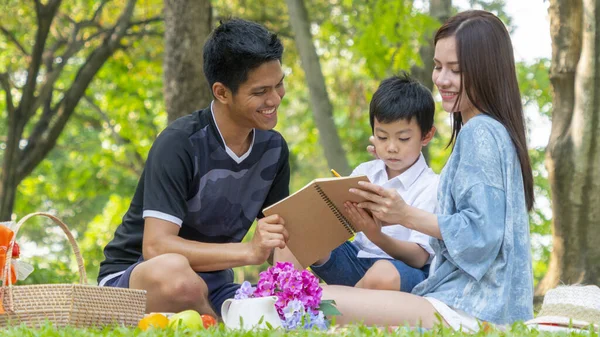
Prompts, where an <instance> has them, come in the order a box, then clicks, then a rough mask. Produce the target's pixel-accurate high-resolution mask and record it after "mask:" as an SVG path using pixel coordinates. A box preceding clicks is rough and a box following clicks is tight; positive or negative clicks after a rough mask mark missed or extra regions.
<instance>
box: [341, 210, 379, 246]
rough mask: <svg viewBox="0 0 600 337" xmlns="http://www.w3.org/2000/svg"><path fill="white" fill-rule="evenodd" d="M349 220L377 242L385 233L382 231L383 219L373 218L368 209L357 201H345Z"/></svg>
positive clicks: (358, 229) (356, 228) (358, 230)
mask: <svg viewBox="0 0 600 337" xmlns="http://www.w3.org/2000/svg"><path fill="white" fill-rule="evenodd" d="M344 208H345V209H346V215H347V216H348V220H350V222H351V223H352V224H354V227H355V228H354V229H355V230H356V231H357V232H363V233H364V234H365V235H366V236H367V238H369V240H371V241H373V242H375V241H377V239H379V238H380V237H381V235H382V234H383V233H382V232H381V225H382V223H381V221H379V220H377V219H373V217H372V216H371V215H369V213H367V211H365V210H364V209H362V208H359V207H357V206H356V203H351V202H349V201H346V202H345V203H344Z"/></svg>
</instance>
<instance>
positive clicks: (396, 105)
mask: <svg viewBox="0 0 600 337" xmlns="http://www.w3.org/2000/svg"><path fill="white" fill-rule="evenodd" d="M434 113H435V103H434V102H433V96H432V95H431V91H429V89H427V88H426V87H425V86H424V85H422V84H421V83H419V82H417V81H416V80H414V79H413V78H411V77H410V76H409V75H408V74H407V73H406V72H402V73H400V74H399V75H397V76H392V77H389V78H386V79H385V80H383V81H382V82H381V84H380V85H379V88H377V91H375V94H373V98H372V99H371V104H370V106H369V119H370V122H371V131H373V132H374V131H375V130H374V129H375V119H377V121H378V122H379V123H384V124H385V123H392V122H395V121H397V120H406V121H410V120H411V119H412V118H413V117H414V118H416V119H417V124H419V128H420V129H421V137H425V134H426V133H427V132H429V131H430V130H431V128H432V127H433V115H434Z"/></svg>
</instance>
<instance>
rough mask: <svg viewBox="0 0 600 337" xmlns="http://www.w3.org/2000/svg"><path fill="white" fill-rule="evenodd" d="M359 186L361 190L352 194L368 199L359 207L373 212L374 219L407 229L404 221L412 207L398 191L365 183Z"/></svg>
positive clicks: (355, 190)
mask: <svg viewBox="0 0 600 337" xmlns="http://www.w3.org/2000/svg"><path fill="white" fill-rule="evenodd" d="M358 184H359V185H360V188H352V189H350V192H352V193H354V194H356V195H359V196H361V197H363V198H365V199H367V201H363V202H361V203H359V204H358V205H357V206H358V207H360V208H362V209H366V210H369V211H371V214H373V218H374V219H377V220H381V221H384V222H387V223H392V224H402V225H404V226H405V227H406V225H405V221H404V219H405V216H406V212H407V210H408V208H410V206H408V205H407V204H406V202H405V201H404V199H402V197H400V194H398V191H396V190H395V189H385V188H383V187H381V186H379V185H375V184H372V183H368V182H364V181H360V182H359V183H358Z"/></svg>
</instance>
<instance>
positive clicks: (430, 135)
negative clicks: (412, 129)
mask: <svg viewBox="0 0 600 337" xmlns="http://www.w3.org/2000/svg"><path fill="white" fill-rule="evenodd" d="M435 130H436V129H435V126H432V127H431V130H429V132H427V133H426V134H425V136H423V139H422V140H421V145H423V146H426V145H427V144H429V142H430V141H431V140H432V139H433V136H435Z"/></svg>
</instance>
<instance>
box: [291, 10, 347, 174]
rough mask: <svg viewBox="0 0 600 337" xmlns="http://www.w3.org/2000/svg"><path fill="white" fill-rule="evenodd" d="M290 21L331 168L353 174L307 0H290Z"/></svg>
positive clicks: (322, 143) (320, 135)
mask: <svg viewBox="0 0 600 337" xmlns="http://www.w3.org/2000/svg"><path fill="white" fill-rule="evenodd" d="M286 3H287V6H288V11H289V18H290V23H291V25H292V28H293V31H294V40H295V41H296V48H297V50H298V52H299V54H300V59H301V60H302V68H303V69H304V73H305V76H306V80H307V82H308V90H309V93H310V100H311V106H312V112H313V117H314V119H315V124H316V126H317V128H318V130H319V140H320V142H321V146H322V147H323V152H324V153H325V158H326V159H327V163H328V164H329V167H331V168H334V169H336V170H338V171H339V172H340V173H341V174H343V175H348V174H350V173H351V170H350V166H349V165H348V160H346V153H345V151H344V150H343V149H342V144H341V142H340V137H339V135H338V132H337V128H336V126H335V123H334V120H333V106H332V105H331V101H330V100H329V95H328V94H327V86H326V85H325V78H324V77H323V72H322V71H321V63H320V61H319V55H317V51H316V49H315V45H314V44H313V40H312V35H311V32H310V25H311V23H310V20H309V18H308V13H307V11H306V7H305V5H304V1H303V0H286Z"/></svg>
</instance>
